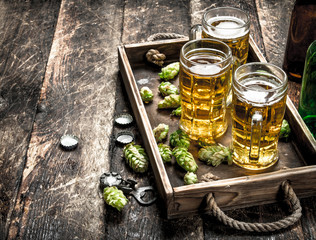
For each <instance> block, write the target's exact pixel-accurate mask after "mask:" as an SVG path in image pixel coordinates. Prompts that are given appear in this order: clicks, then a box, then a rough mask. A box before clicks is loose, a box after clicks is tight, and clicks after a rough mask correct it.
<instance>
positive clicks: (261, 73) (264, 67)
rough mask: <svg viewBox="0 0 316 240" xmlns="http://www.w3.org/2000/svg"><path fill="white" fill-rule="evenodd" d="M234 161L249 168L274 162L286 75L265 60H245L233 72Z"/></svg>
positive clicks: (253, 168)
mask: <svg viewBox="0 0 316 240" xmlns="http://www.w3.org/2000/svg"><path fill="white" fill-rule="evenodd" d="M232 93H233V99H232V138H233V141H232V146H233V151H234V152H233V161H234V163H236V164H237V165H239V166H241V167H243V168H246V169H251V170H261V169H265V168H267V167H270V166H272V165H273V164H275V163H276V162H277V160H278V158H279V155H278V139H279V134H280V130H281V125H282V120H283V117H284V113H285V107H286V97H287V76H286V74H285V72H284V71H283V70H282V69H281V68H279V67H277V66H275V65H272V64H268V63H248V64H245V65H242V66H240V67H239V68H237V70H236V71H235V73H234V78H233V85H232Z"/></svg>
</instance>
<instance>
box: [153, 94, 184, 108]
mask: <svg viewBox="0 0 316 240" xmlns="http://www.w3.org/2000/svg"><path fill="white" fill-rule="evenodd" d="M180 105H181V99H180V95H177V94H171V95H169V96H167V97H165V98H164V99H163V100H162V101H160V102H159V103H158V109H168V108H178V107H180Z"/></svg>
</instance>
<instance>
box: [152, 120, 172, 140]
mask: <svg viewBox="0 0 316 240" xmlns="http://www.w3.org/2000/svg"><path fill="white" fill-rule="evenodd" d="M153 133H154V136H155V139H156V142H162V141H163V140H165V139H166V138H167V136H168V133H169V126H168V125H166V124H164V123H160V124H159V125H158V126H157V127H155V128H154V129H153Z"/></svg>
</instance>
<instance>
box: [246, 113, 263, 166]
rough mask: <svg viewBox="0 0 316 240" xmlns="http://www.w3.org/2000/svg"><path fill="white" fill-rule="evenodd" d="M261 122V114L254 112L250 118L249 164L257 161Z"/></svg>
mask: <svg viewBox="0 0 316 240" xmlns="http://www.w3.org/2000/svg"><path fill="white" fill-rule="evenodd" d="M262 121H263V117H262V113H261V112H258V111H255V113H254V114H253V115H252V118H251V138H250V152H249V160H250V161H251V162H257V161H258V159H259V153H260V139H261V131H262Z"/></svg>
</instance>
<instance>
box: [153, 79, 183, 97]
mask: <svg viewBox="0 0 316 240" xmlns="http://www.w3.org/2000/svg"><path fill="white" fill-rule="evenodd" d="M158 90H159V92H160V93H161V94H162V96H164V97H165V96H168V95H171V94H179V90H178V88H177V87H176V86H175V85H173V84H172V83H170V82H162V83H160V85H159V86H158Z"/></svg>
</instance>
